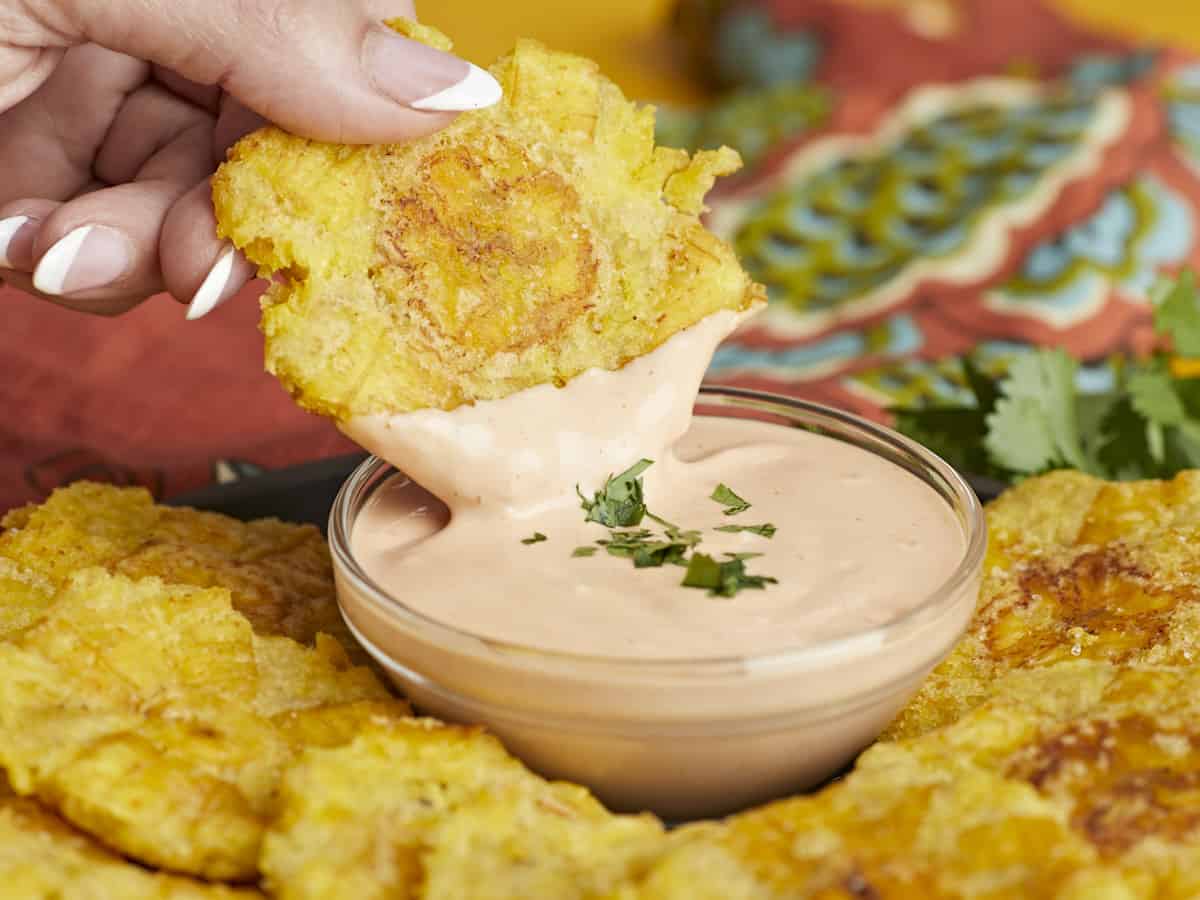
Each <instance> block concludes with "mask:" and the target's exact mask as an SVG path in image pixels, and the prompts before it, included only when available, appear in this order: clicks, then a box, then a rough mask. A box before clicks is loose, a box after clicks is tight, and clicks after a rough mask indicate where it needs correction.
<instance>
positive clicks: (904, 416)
mask: <svg viewBox="0 0 1200 900" xmlns="http://www.w3.org/2000/svg"><path fill="white" fill-rule="evenodd" d="M960 364H961V366H962V375H963V381H964V382H965V383H966V386H967V388H968V389H969V390H970V391H971V394H972V395H973V396H974V398H975V405H974V406H969V405H957V404H956V405H945V404H941V405H936V406H919V407H915V406H914V407H893V408H892V409H891V410H890V412H891V413H892V414H893V416H894V417H895V426H896V430H897V431H899V432H900V433H901V434H903V435H906V436H908V437H910V438H912V439H913V440H914V441H916V442H917V443H919V444H923V445H925V446H926V447H928V448H929V449H930V450H932V451H933V452H934V453H936V454H937V455H938V456H940V457H942V459H944V460H946V462H948V463H950V465H952V466H954V467H955V468H956V469H958V470H959V471H960V472H970V473H972V474H974V475H983V476H990V477H993V478H998V479H1002V480H1003V479H1007V478H1008V477H1009V476H1010V475H1011V472H1009V471H1008V470H1006V469H1004V468H1003V467H1002V466H998V465H996V464H995V463H994V462H993V461H992V458H991V457H990V456H989V455H988V452H987V448H986V447H985V446H984V439H985V438H986V436H987V431H988V426H987V417H988V416H989V415H991V413H992V411H993V410H994V409H995V408H996V401H997V400H998V399H999V398H1000V387H999V382H998V380H997V379H996V378H994V377H993V376H991V375H989V374H988V373H987V372H985V371H984V370H983V369H982V368H981V367H980V366H979V365H978V364H977V363H976V362H975V360H974V358H973V357H971V356H970V355H968V356H964V357H963V358H962V359H961V360H960Z"/></svg>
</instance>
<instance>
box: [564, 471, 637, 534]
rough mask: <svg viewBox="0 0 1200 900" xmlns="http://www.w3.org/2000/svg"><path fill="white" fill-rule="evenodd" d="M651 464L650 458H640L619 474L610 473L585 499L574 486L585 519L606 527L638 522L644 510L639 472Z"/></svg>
mask: <svg viewBox="0 0 1200 900" xmlns="http://www.w3.org/2000/svg"><path fill="white" fill-rule="evenodd" d="M652 465H654V463H653V461H652V460H649V459H643V460H639V461H638V462H636V463H634V464H633V465H632V466H630V467H629V468H628V469H626V470H625V471H624V472H622V473H621V474H620V475H611V476H609V478H608V480H607V481H605V482H604V487H603V488H602V489H601V490H599V491H596V493H595V496H594V497H593V498H592V499H591V500H588V499H587V498H586V497H584V496H583V494H582V493H580V491H579V487H578V486H576V487H575V493H576V494H578V495H579V499H580V501H581V504H580V505H581V506H582V508H583V509H584V510H585V511H586V512H587V517H586V519H585V521H588V522H599V523H600V524H601V525H605V526H607V527H609V528H626V527H629V526H631V525H638V524H640V523H641V521H642V517H643V516H645V514H646V502H645V498H644V496H643V492H642V477H641V476H642V473H643V472H645V471H646V470H647V469H648V468H650V467H651V466H652Z"/></svg>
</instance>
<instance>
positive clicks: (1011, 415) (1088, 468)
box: [984, 349, 1097, 475]
mask: <svg viewBox="0 0 1200 900" xmlns="http://www.w3.org/2000/svg"><path fill="white" fill-rule="evenodd" d="M1078 370H1079V364H1078V363H1077V362H1076V361H1075V360H1073V359H1072V358H1071V357H1069V356H1068V355H1067V354H1066V353H1065V352H1063V351H1062V350H1060V349H1054V350H1037V351H1035V352H1032V353H1029V354H1026V355H1025V356H1022V357H1020V358H1018V359H1017V360H1016V361H1014V362H1013V364H1012V366H1011V367H1010V369H1009V374H1008V378H1007V379H1006V380H1005V381H1004V382H1003V383H1002V384H1001V386H1000V390H1001V397H1000V399H999V400H997V401H996V408H995V409H994V410H993V411H992V413H991V415H989V416H988V417H987V425H988V433H987V437H986V438H985V439H984V446H985V447H986V448H987V451H988V453H989V455H990V456H991V458H992V460H993V462H995V463H996V464H997V465H999V466H1002V467H1004V468H1006V469H1009V470H1011V471H1013V472H1016V473H1020V474H1026V475H1033V474H1037V473H1039V472H1044V471H1046V470H1048V469H1052V468H1056V467H1058V466H1063V465H1065V466H1070V467H1071V468H1075V469H1080V470H1082V471H1085V472H1092V473H1095V472H1096V470H1097V466H1096V465H1095V464H1094V462H1092V461H1091V460H1089V459H1088V458H1087V456H1086V454H1085V453H1084V450H1083V442H1082V438H1081V435H1080V431H1079V411H1078V407H1077V404H1076V385H1075V376H1076V373H1077V372H1078Z"/></svg>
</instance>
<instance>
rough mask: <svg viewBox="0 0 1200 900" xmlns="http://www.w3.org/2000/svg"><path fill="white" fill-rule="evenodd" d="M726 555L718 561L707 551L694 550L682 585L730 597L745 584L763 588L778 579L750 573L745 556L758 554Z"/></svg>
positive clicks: (742, 588)
mask: <svg viewBox="0 0 1200 900" xmlns="http://www.w3.org/2000/svg"><path fill="white" fill-rule="evenodd" d="M725 555H726V556H727V557H729V558H728V559H726V560H725V561H723V562H718V561H717V560H715V559H713V558H712V557H711V556H709V555H708V554H707V553H693V554H692V558H691V559H690V560H689V561H688V567H687V572H686V573H684V576H683V581H682V582H681V584H682V585H683V586H684V587H694V588H706V589H707V590H708V592H709V593H710V594H712V595H713V596H717V597H732V596H734V595H735V594H737V592H738V591H741V590H745V589H747V588H753V589H756V590H762V589H763V588H765V587H766V586H767V585H768V584H778V583H779V582H778V581H777V580H776V579H774V578H771V577H770V576H769V575H750V574H748V573H747V572H746V560H747V559H751V558H753V557H755V556H758V555H759V554H756V553H754V554H749V553H727V554H725Z"/></svg>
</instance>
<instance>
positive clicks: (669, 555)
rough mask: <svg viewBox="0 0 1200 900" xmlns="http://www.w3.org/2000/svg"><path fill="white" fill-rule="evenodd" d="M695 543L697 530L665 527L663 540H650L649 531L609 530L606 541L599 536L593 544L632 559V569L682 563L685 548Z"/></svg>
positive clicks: (698, 538) (651, 537)
mask: <svg viewBox="0 0 1200 900" xmlns="http://www.w3.org/2000/svg"><path fill="white" fill-rule="evenodd" d="M693 536H694V537H693ZM699 542H700V536H699V533H698V532H681V531H679V530H678V529H677V528H674V526H672V527H671V528H669V529H668V533H667V540H661V539H653V533H652V532H650V531H648V530H646V529H641V530H639V531H613V532H611V533H610V534H609V537H608V539H607V540H603V539H602V540H599V541H597V542H596V543H597V544H600V545H601V546H602V547H604V548H605V549H606V550H607V551H608V552H609V554H610V555H612V556H620V557H624V558H626V559H632V560H633V564H634V566H635V567H636V568H639V569H645V568H652V567H658V566H662V565H666V564H667V563H672V564H674V565H685V561H684V557H685V556H686V555H687V552H688V550H690V549H691V548H692V547H694V546H695V545H696V544H698V543H699Z"/></svg>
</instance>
